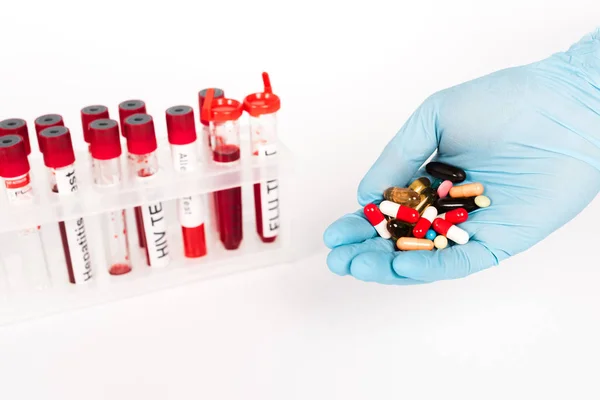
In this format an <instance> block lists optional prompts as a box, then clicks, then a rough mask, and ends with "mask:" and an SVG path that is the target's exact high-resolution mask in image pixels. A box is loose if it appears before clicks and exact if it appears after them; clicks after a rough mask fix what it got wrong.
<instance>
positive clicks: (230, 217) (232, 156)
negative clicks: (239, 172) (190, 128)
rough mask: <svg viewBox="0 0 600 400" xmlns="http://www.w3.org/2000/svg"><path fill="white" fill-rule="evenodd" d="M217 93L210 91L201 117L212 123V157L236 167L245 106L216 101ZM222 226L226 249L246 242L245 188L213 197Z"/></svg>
mask: <svg viewBox="0 0 600 400" xmlns="http://www.w3.org/2000/svg"><path fill="white" fill-rule="evenodd" d="M214 94H215V90H214V89H208V90H207V93H206V98H205V99H204V103H203V104H202V110H201V118H202V119H203V120H205V121H208V122H209V124H210V125H209V134H210V138H211V140H210V143H211V146H212V158H213V161H214V162H215V163H217V164H221V165H223V166H226V165H235V164H237V163H238V162H239V159H240V125H239V118H240V117H241V116H242V112H243V109H242V104H241V103H240V102H238V101H236V100H232V99H227V98H224V97H223V98H219V99H214ZM213 195H214V202H215V205H216V207H215V211H216V214H217V221H218V224H219V238H220V240H221V243H223V247H225V248H226V249H227V250H235V249H237V248H238V247H239V246H240V244H241V242H242V239H243V226H242V189H241V187H234V188H228V189H224V190H219V191H217V192H215V193H214V194H213Z"/></svg>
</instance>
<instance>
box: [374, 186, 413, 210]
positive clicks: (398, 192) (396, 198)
mask: <svg viewBox="0 0 600 400" xmlns="http://www.w3.org/2000/svg"><path fill="white" fill-rule="evenodd" d="M383 198H384V199H386V200H389V201H393V202H394V203H396V204H401V205H403V206H406V207H410V208H415V206H416V205H417V204H419V202H420V201H421V196H419V193H417V192H415V191H414V190H412V189H408V188H399V187H391V188H387V189H385V191H384V192H383Z"/></svg>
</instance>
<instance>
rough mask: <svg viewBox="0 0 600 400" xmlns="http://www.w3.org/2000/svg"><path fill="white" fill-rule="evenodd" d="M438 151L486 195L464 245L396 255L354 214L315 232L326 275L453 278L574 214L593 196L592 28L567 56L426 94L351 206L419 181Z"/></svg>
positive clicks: (598, 90)
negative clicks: (320, 237)
mask: <svg viewBox="0 0 600 400" xmlns="http://www.w3.org/2000/svg"><path fill="white" fill-rule="evenodd" d="M436 149H437V154H436V156H435V158H434V159H435V160H437V161H442V162H446V163H448V164H451V165H455V166H458V167H461V168H463V169H465V170H466V172H467V181H466V182H465V183H467V182H481V183H483V185H484V187H485V194H486V195H487V196H489V197H490V198H491V200H492V205H491V206H490V207H489V208H484V209H479V210H476V211H475V212H473V213H470V214H469V220H468V221H467V222H465V223H463V224H461V228H463V229H465V230H466V231H467V232H468V233H469V234H470V236H471V240H470V241H469V243H467V244H466V245H462V246H459V245H455V246H452V247H449V248H446V249H443V250H436V251H406V252H396V251H394V246H393V242H392V241H391V240H384V239H382V238H380V237H378V236H377V234H376V232H375V229H374V228H373V227H372V226H371V225H370V224H369V222H368V221H367V220H366V219H365V218H364V215H363V213H362V210H359V211H358V212H356V213H354V214H351V215H346V216H343V217H342V218H340V219H339V220H337V221H335V222H334V223H333V224H332V225H331V226H330V227H329V228H328V229H327V230H326V232H325V234H324V241H325V244H326V245H327V246H328V247H329V248H331V249H332V250H331V252H330V253H329V256H328V258H327V263H328V265H329V268H330V269H331V271H333V272H334V273H336V274H338V275H347V274H351V275H352V276H354V277H355V278H357V279H360V280H364V281H374V282H379V283H385V284H400V285H402V284H415V283H425V282H433V281H437V280H442V279H455V278H461V277H465V276H467V275H469V274H472V273H474V272H478V271H481V270H483V269H486V268H488V267H491V266H495V265H497V264H498V263H499V262H500V261H502V260H504V259H506V258H507V257H510V256H512V255H515V254H517V253H519V252H521V251H523V250H526V249H528V248H529V247H531V246H533V245H534V244H536V243H537V242H539V241H541V240H542V239H544V238H545V237H546V236H547V235H549V234H550V233H552V232H553V231H554V230H556V229H558V228H559V227H560V226H562V225H563V224H565V223H566V222H568V221H569V220H571V219H572V218H573V217H575V216H576V215H577V214H578V213H579V212H580V211H581V210H582V209H583V208H584V207H585V206H586V205H587V204H589V202H590V201H591V200H592V199H593V198H594V196H595V195H596V194H597V193H598V191H599V190H600V171H599V170H600V29H598V30H597V31H596V32H595V33H593V34H590V35H588V36H586V37H584V38H582V39H581V40H580V41H579V42H578V43H576V44H575V45H573V46H572V47H571V48H570V49H569V50H568V51H566V52H562V53H558V54H555V55H553V56H551V57H549V58H547V59H545V60H542V61H540V62H537V63H534V64H530V65H525V66H521V67H516V68H509V69H505V70H502V71H498V72H495V73H493V74H490V75H487V76H484V77H482V78H479V79H475V80H473V81H470V82H467V83H464V84H461V85H458V86H455V87H452V88H449V89H446V90H443V91H441V92H438V93H436V94H434V95H433V96H431V97H430V98H428V99H427V100H426V101H425V102H424V103H423V104H422V105H421V106H420V107H419V108H418V109H417V110H416V112H415V113H414V114H413V115H412V116H411V117H410V118H409V120H408V121H407V122H406V124H405V125H404V126H403V127H402V128H401V129H400V131H399V132H398V133H397V134H396V136H395V137H394V138H393V139H392V140H391V141H390V142H389V144H388V145H387V146H386V147H385V148H384V150H383V152H382V153H381V156H380V157H379V158H378V159H377V161H376V162H375V164H374V165H373V166H372V167H371V169H370V170H369V171H368V173H367V174H366V176H365V177H364V178H363V180H362V181H361V183H360V186H359V188H358V201H359V203H360V204H361V205H362V206H364V205H366V204H368V203H370V202H375V203H379V202H380V201H381V200H382V193H383V191H384V190H385V189H386V188H388V187H390V186H398V187H406V186H407V185H408V184H409V183H410V182H411V181H412V180H413V179H415V178H417V177H420V176H427V174H426V173H425V171H424V169H422V170H418V169H419V167H421V166H422V165H423V163H424V162H425V161H426V160H427V158H428V157H429V156H431V155H432V154H433V153H434V152H435V150H436Z"/></svg>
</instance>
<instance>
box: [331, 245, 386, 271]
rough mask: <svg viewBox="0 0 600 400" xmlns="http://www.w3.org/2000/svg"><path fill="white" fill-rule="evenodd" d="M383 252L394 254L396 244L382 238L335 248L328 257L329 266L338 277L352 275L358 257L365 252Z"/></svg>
mask: <svg viewBox="0 0 600 400" xmlns="http://www.w3.org/2000/svg"><path fill="white" fill-rule="evenodd" d="M373 251H381V252H384V253H386V252H387V253H390V254H391V253H393V252H394V244H393V243H392V241H391V240H386V239H382V238H380V237H377V238H373V239H368V240H366V241H364V242H362V243H354V244H348V245H343V246H339V247H336V248H334V249H333V250H331V251H330V252H329V255H328V256H327V266H328V267H329V269H330V270H331V272H333V273H334V274H337V275H341V276H343V275H348V274H349V273H350V264H351V263H352V260H354V258H355V257H356V256H358V255H359V254H361V253H365V252H373Z"/></svg>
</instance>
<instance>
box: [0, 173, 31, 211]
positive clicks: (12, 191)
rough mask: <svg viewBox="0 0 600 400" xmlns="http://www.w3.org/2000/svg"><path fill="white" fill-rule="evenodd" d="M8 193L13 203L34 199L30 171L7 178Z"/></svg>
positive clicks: (5, 184) (5, 183) (9, 199)
mask: <svg viewBox="0 0 600 400" xmlns="http://www.w3.org/2000/svg"><path fill="white" fill-rule="evenodd" d="M4 186H5V187H6V195H7V196H8V201H9V202H10V203H11V204H15V203H19V204H21V203H29V202H31V201H32V200H33V191H32V190H31V179H30V178H29V173H27V174H25V175H21V176H18V177H16V178H11V179H5V180H4Z"/></svg>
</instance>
